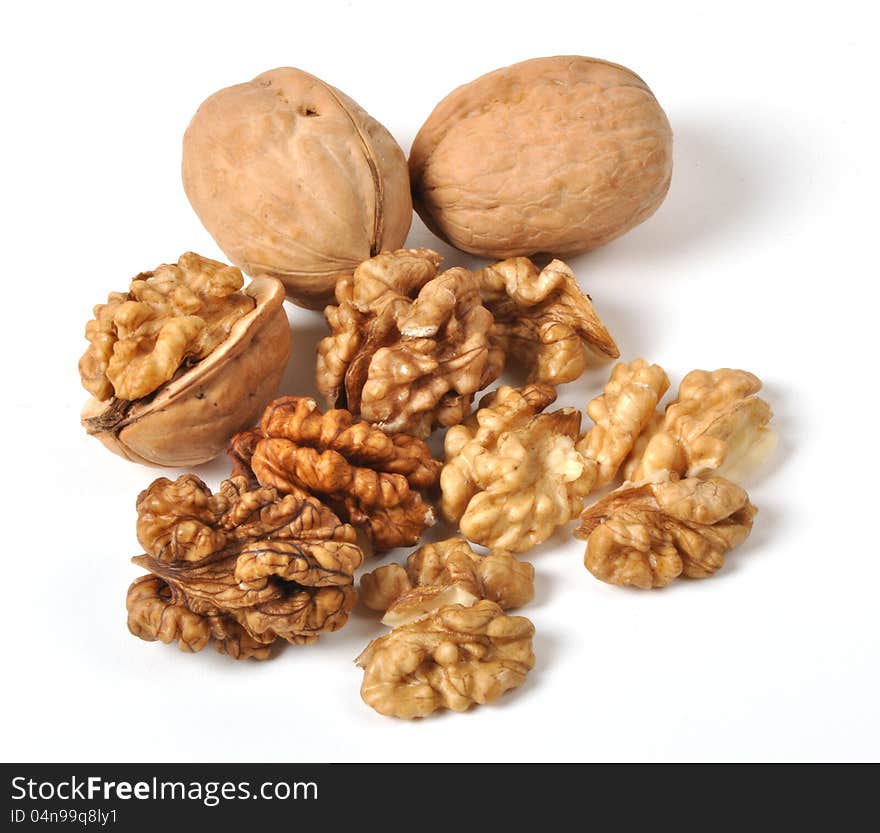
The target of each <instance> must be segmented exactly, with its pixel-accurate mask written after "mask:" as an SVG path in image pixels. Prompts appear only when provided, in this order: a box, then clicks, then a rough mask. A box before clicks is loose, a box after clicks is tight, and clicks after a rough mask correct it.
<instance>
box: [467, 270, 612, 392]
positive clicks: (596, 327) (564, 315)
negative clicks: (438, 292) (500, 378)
mask: <svg viewBox="0 0 880 833" xmlns="http://www.w3.org/2000/svg"><path fill="white" fill-rule="evenodd" d="M476 275H477V280H478V282H479V284H480V291H481V294H482V298H483V304H485V306H486V307H487V308H488V309H489V311H490V312H491V313H492V315H493V316H494V318H495V324H494V325H493V327H492V338H493V340H494V341H495V343H496V344H497V345H498V346H499V347H500V348H501V350H502V351H503V352H504V354H505V355H506V356H511V357H513V358H514V359H516V360H518V361H519V362H520V363H521V364H522V365H523V366H524V367H526V368H528V369H529V378H528V381H529V382H546V383H547V384H551V385H559V384H563V383H564V382H572V381H574V380H575V379H577V378H578V377H579V376H580V375H581V374H582V373H583V372H584V370H585V369H586V367H587V365H588V363H589V361H590V359H591V358H593V359H597V358H598V359H600V360H605V359H609V358H611V359H615V358H617V357H618V356H619V355H620V351H619V350H618V349H617V345H616V344H615V343H614V339H613V338H611V335H610V334H609V332H608V330H607V329H606V328H605V325H604V324H603V323H602V321H601V319H600V318H599V316H598V315H597V314H596V311H595V309H594V308H593V304H592V301H591V299H590V296H589V295H587V294H585V293H584V292H582V291H581V288H580V287H579V286H578V282H577V278H576V277H575V275H574V272H572V271H571V269H570V268H569V267H568V266H567V265H566V264H565V263H563V262H562V261H561V260H553V261H551V262H550V263H549V264H548V265H547V266H545V267H544V268H543V269H541V270H540V271H538V268H537V266H535V264H534V263H532V262H531V261H530V260H529V259H528V258H525V257H514V258H509V259H508V260H503V261H501V262H500V263H494V264H492V265H491V266H486V267H485V268H483V269H481V270H480V271H478V272H477V273H476Z"/></svg>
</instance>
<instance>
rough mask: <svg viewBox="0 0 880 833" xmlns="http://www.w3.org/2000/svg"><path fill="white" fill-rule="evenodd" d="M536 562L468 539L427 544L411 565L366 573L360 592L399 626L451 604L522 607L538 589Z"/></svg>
mask: <svg viewBox="0 0 880 833" xmlns="http://www.w3.org/2000/svg"><path fill="white" fill-rule="evenodd" d="M534 577H535V571H534V568H533V567H532V565H531V564H529V563H528V562H525V561H519V560H518V559H516V558H514V557H513V556H512V555H510V553H506V552H499V553H491V554H490V555H479V554H477V553H476V552H474V551H473V549H471V547H470V545H469V544H468V542H467V541H465V540H464V539H463V538H449V539H447V540H445V541H438V542H437V543H434V544H426V545H425V546H423V547H420V548H419V549H417V550H416V551H415V552H413V553H412V554H411V555H410V556H409V558H407V560H406V566H405V568H404V567H401V566H400V565H399V564H386V565H385V566H384V567H379V568H377V569H375V570H373V571H372V572H370V573H367V574H365V575H363V576H361V581H360V596H361V600H362V601H363V603H364V605H365V606H366V607H368V608H369V609H370V610H377V611H379V612H381V613H383V614H384V616H383V618H382V623H383V624H385V625H388V627H391V628H394V627H397V626H399V625H404V624H407V623H408V622H411V621H414V620H416V619H419V618H421V617H422V616H426V615H428V614H430V613H431V612H432V611H434V610H436V609H438V608H440V607H445V606H446V605H450V604H461V605H465V606H467V605H471V604H473V603H474V602H476V601H478V600H479V599H489V600H490V601H493V602H495V603H496V604H498V605H499V606H500V607H501V608H502V609H503V610H507V609H509V608H512V607H520V606H521V605H524V604H526V603H527V602H529V601H531V599H532V597H533V596H534V594H535V587H534Z"/></svg>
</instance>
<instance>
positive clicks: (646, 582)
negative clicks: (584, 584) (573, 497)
mask: <svg viewBox="0 0 880 833" xmlns="http://www.w3.org/2000/svg"><path fill="white" fill-rule="evenodd" d="M756 512H757V509H756V508H755V507H754V506H753V505H752V504H751V503H750V502H749V496H748V495H747V494H746V493H745V491H743V490H742V489H741V488H740V487H739V486H737V485H735V484H734V483H731V482H730V481H729V480H725V479H724V478H722V477H709V478H707V479H705V480H702V479H700V478H697V477H689V478H687V479H686V480H675V479H668V478H667V479H658V480H657V481H655V482H647V483H643V484H641V485H638V484H632V483H624V484H623V486H621V487H620V488H619V489H617V490H616V491H614V492H612V493H611V494H609V495H607V496H606V497H605V498H603V499H602V500H600V501H599V502H598V503H595V504H594V505H593V506H590V507H588V508H587V509H586V510H585V511H584V513H583V515H581V524H580V526H579V527H578V529H577V530H576V531H575V535H576V536H577V537H578V538H585V539H587V551H586V554H585V555H584V564H585V566H586V567H587V569H588V570H589V571H590V572H591V573H592V574H593V575H594V576H596V578H599V579H601V580H602V581H607V582H609V583H610V584H620V585H625V586H630V587H641V588H651V587H665V586H666V585H667V584H669V583H670V582H671V581H672V580H673V579H675V578H678V576H680V575H685V576H688V577H689V578H705V577H706V576H710V575H712V574H713V573H714V572H715V571H716V570H718V569H719V568H720V567H721V566H722V564H723V563H724V553H725V552H726V551H727V550H730V549H733V548H734V547H735V546H737V545H738V544H741V543H742V542H743V541H744V540H745V539H746V538H747V537H748V535H749V532H750V531H751V529H752V520H753V518H754V516H755V513H756Z"/></svg>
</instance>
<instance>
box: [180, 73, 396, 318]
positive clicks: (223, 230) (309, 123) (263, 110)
mask: <svg viewBox="0 0 880 833" xmlns="http://www.w3.org/2000/svg"><path fill="white" fill-rule="evenodd" d="M183 186H184V189H185V190H186V195H187V197H188V198H189V201H190V203H191V204H192V207H193V208H194V209H195V212H196V214H198V215H199V219H200V220H201V221H202V223H203V224H204V226H205V228H206V229H207V230H208V231H209V232H210V234H211V236H212V237H213V238H214V239H215V240H216V241H217V245H218V246H220V248H221V249H222V250H223V251H224V252H225V253H226V256H227V257H228V258H229V259H230V260H231V261H232V262H233V263H235V264H236V265H237V266H240V267H241V268H242V269H243V270H244V271H245V272H247V273H248V274H249V275H252V276H254V277H256V276H257V275H269V276H271V277H275V278H280V279H281V281H282V282H283V283H284V286H285V288H286V290H287V294H288V296H289V297H290V299H291V300H292V301H294V303H296V304H299V305H301V306H304V307H309V308H310V309H321V308H323V306H324V305H325V304H327V303H330V302H331V301H332V300H333V287H334V286H335V284H336V281H337V279H338V278H339V277H340V276H342V275H346V274H350V273H351V272H352V270H353V269H354V268H355V266H357V265H358V263H360V262H361V261H362V260H366V259H367V258H369V257H372V256H373V255H377V254H378V253H379V252H380V251H382V250H383V249H396V248H398V247H399V246H401V245H403V242H404V240H405V239H406V235H407V232H408V231H409V227H410V223H411V222H412V202H411V200H410V195H409V176H408V174H407V167H406V157H405V156H404V154H403V151H402V150H401V149H400V147H399V146H398V144H397V142H395V141H394V138H393V137H392V136H391V134H390V133H389V132H388V131H387V130H386V129H385V128H384V127H383V126H382V125H381V124H379V122H377V121H376V120H375V119H373V118H372V117H371V116H370V115H369V114H368V113H366V112H365V111H364V110H363V109H362V108H361V107H360V106H358V104H357V103H356V102H354V101H352V100H351V99H350V98H349V97H348V96H346V95H345V94H343V93H342V92H340V91H339V90H337V89H336V88H334V87H331V86H330V85H329V84H326V83H324V82H323V81H321V80H320V79H319V78H315V76H313V75H309V73H307V72H303V71H302V70H299V69H292V68H290V67H286V68H280V69H273V70H271V71H269V72H264V73H263V74H262V75H258V76H257V77H256V78H254V79H253V81H248V82H247V83H245V84H236V85H235V86H233V87H227V88H226V89H223V90H220V91H219V92H217V93H215V94H214V95H212V96H211V97H210V98H208V99H207V100H206V101H205V102H204V103H203V104H202V105H201V107H199V109H198V112H197V113H196V114H195V116H194V117H193V120H192V122H191V123H190V125H189V127H188V128H187V131H186V135H185V136H184V139H183Z"/></svg>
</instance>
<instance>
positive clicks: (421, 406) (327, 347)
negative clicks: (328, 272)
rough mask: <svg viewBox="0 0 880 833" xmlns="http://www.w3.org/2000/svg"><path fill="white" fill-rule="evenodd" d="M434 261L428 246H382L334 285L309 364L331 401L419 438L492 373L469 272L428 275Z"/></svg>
mask: <svg viewBox="0 0 880 833" xmlns="http://www.w3.org/2000/svg"><path fill="white" fill-rule="evenodd" d="M440 260H441V258H440V255H438V254H437V253H436V252H433V251H431V250H430V249H400V250H398V251H395V252H383V253H382V254H380V255H378V256H376V257H373V258H371V259H370V260H367V261H364V262H363V263H361V264H360V265H359V266H358V267H357V269H355V270H354V274H353V275H352V276H351V277H348V278H345V279H342V280H340V281H339V283H337V285H336V300H337V305H336V306H328V307H327V309H326V310H325V311H324V315H325V317H326V319H327V323H328V325H329V327H330V331H331V335H329V336H328V337H326V338H325V339H323V340H322V341H321V343H320V344H319V346H318V363H317V371H316V381H317V386H318V390H319V391H320V392H321V394H322V395H323V396H324V397H325V398H326V399H327V401H328V403H329V404H330V405H331V406H333V407H337V408H347V409H348V410H349V411H351V412H352V413H353V414H356V415H359V416H360V417H362V418H363V419H365V420H367V421H368V422H371V423H373V424H374V425H378V426H379V427H380V428H383V429H385V430H388V431H405V432H407V433H409V434H414V435H416V436H420V437H426V436H428V434H430V433H431V431H432V430H433V428H434V427H435V426H437V425H456V424H458V423H459V422H461V420H462V419H463V418H464V417H465V416H466V415H467V414H469V413H470V406H471V402H472V400H473V396H474V394H475V393H476V392H477V391H479V390H482V389H483V388H485V387H486V386H487V385H488V384H490V383H491V382H493V381H494V380H495V379H497V378H498V376H499V375H500V374H501V370H502V369H503V366H504V356H503V353H502V351H501V350H500V349H499V347H498V346H497V345H494V344H493V343H492V341H491V340H490V338H489V333H490V331H491V329H492V323H493V318H492V314H491V313H490V312H489V311H488V310H487V309H486V308H485V307H484V306H483V304H482V301H481V298H480V291H479V286H478V284H477V281H476V279H475V277H474V275H473V273H472V272H469V271H468V270H467V269H462V268H455V269H449V270H447V271H446V272H443V273H441V274H438V272H437V267H438V266H439V264H440Z"/></svg>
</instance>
